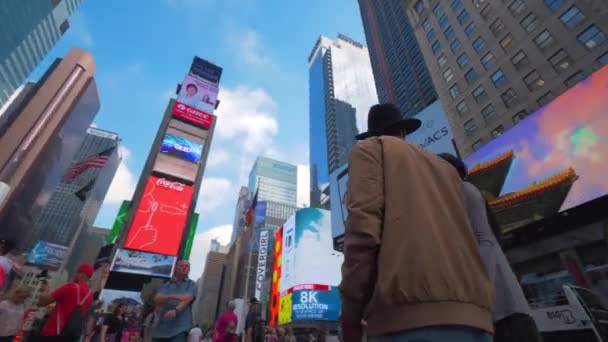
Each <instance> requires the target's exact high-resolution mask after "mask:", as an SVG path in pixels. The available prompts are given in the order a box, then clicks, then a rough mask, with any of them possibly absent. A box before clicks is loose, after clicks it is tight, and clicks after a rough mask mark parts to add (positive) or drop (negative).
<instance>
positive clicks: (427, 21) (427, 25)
mask: <svg viewBox="0 0 608 342" xmlns="http://www.w3.org/2000/svg"><path fill="white" fill-rule="evenodd" d="M422 27H423V28H424V30H425V31H428V30H429V29H430V28H431V20H430V19H429V18H426V19H424V21H423V22H422Z"/></svg>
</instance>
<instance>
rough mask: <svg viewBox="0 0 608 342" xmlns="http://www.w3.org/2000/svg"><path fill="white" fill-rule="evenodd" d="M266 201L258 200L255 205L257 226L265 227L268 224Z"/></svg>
mask: <svg viewBox="0 0 608 342" xmlns="http://www.w3.org/2000/svg"><path fill="white" fill-rule="evenodd" d="M267 206H268V204H267V203H266V202H258V203H257V204H256V206H255V227H256V228H260V227H264V225H265V224H266V207H267Z"/></svg>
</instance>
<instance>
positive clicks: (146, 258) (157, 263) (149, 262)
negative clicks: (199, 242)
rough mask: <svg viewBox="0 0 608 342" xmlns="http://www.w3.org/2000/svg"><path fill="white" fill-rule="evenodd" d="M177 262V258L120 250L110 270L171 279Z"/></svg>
mask: <svg viewBox="0 0 608 342" xmlns="http://www.w3.org/2000/svg"><path fill="white" fill-rule="evenodd" d="M176 260H177V257H175V256H169V255H161V254H155V253H146V252H141V251H131V250H128V249H122V248H119V249H118V250H117V251H116V255H115V256H114V262H113V263H112V266H111V267H110V269H111V270H112V271H114V272H123V273H134V274H143V275H148V276H151V277H164V278H171V275H172V274H173V267H174V266H175V261H176Z"/></svg>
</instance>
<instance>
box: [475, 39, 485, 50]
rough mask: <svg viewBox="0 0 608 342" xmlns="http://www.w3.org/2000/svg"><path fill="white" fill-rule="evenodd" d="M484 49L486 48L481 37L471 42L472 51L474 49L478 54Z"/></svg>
mask: <svg viewBox="0 0 608 342" xmlns="http://www.w3.org/2000/svg"><path fill="white" fill-rule="evenodd" d="M485 47H486V41H485V40H483V38H481V37H479V38H477V39H475V41H474V42H473V49H475V51H476V52H477V53H480V52H481V51H483V49H484V48H485Z"/></svg>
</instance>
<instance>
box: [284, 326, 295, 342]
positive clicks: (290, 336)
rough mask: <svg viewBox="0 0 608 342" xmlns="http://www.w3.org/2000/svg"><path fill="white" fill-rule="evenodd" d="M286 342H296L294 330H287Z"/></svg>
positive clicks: (290, 328) (289, 328)
mask: <svg viewBox="0 0 608 342" xmlns="http://www.w3.org/2000/svg"><path fill="white" fill-rule="evenodd" d="M285 342H296V335H295V334H294V333H293V328H292V327H288V328H287V336H286V338H285Z"/></svg>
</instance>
